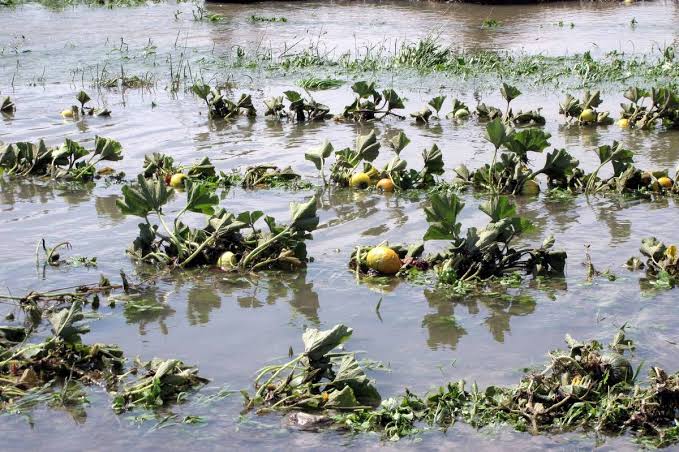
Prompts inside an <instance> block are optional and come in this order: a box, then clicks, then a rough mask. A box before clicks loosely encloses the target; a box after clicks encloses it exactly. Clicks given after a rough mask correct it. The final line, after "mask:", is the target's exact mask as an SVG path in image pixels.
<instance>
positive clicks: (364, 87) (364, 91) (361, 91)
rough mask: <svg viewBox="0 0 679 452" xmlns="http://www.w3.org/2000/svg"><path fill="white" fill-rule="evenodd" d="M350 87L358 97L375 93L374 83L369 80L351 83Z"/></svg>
mask: <svg viewBox="0 0 679 452" xmlns="http://www.w3.org/2000/svg"><path fill="white" fill-rule="evenodd" d="M351 89H352V91H353V92H355V93H356V94H358V97H360V98H365V97H370V96H371V95H374V94H376V91H375V83H374V82H371V83H368V82H364V81H360V82H356V83H354V84H353V85H351Z"/></svg>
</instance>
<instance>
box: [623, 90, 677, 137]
mask: <svg viewBox="0 0 679 452" xmlns="http://www.w3.org/2000/svg"><path fill="white" fill-rule="evenodd" d="M624 96H625V98H626V99H628V100H629V101H630V102H629V103H622V104H620V106H621V107H622V111H621V113H620V116H621V118H620V120H619V121H618V125H620V127H622V128H627V127H634V128H638V129H652V128H653V127H655V125H656V123H658V122H660V123H661V124H663V125H664V126H665V127H668V128H679V93H677V92H676V91H674V90H672V89H671V88H669V87H668V88H651V90H650V91H648V90H645V89H643V88H637V87H631V88H629V89H628V90H627V91H625V94H624ZM645 100H649V101H650V105H644V103H645Z"/></svg>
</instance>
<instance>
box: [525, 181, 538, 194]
mask: <svg viewBox="0 0 679 452" xmlns="http://www.w3.org/2000/svg"><path fill="white" fill-rule="evenodd" d="M538 193H540V184H538V183H537V182H535V181H534V180H533V179H529V180H527V181H526V182H524V184H523V187H521V194H522V195H524V196H531V195H537V194H538Z"/></svg>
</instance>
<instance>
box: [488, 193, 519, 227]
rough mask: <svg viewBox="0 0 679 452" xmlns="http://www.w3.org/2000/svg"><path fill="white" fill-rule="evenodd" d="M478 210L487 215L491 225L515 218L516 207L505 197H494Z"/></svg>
mask: <svg viewBox="0 0 679 452" xmlns="http://www.w3.org/2000/svg"><path fill="white" fill-rule="evenodd" d="M479 210H480V211H481V212H483V213H485V214H486V215H488V216H489V217H490V221H492V222H493V223H495V222H496V221H500V220H502V219H503V218H513V217H515V216H516V206H515V205H514V204H512V202H511V201H510V200H509V198H507V197H506V196H494V197H493V198H492V199H489V200H488V201H486V202H484V203H483V204H481V205H480V206H479Z"/></svg>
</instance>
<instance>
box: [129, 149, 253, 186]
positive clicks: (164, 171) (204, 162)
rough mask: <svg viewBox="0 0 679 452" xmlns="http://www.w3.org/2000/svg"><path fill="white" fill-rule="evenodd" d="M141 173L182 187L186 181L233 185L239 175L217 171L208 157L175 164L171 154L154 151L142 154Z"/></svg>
mask: <svg viewBox="0 0 679 452" xmlns="http://www.w3.org/2000/svg"><path fill="white" fill-rule="evenodd" d="M142 174H143V175H144V177H145V178H147V179H149V178H150V179H155V180H159V181H164V182H165V184H166V185H169V186H170V187H173V188H177V189H182V188H184V186H185V185H186V183H187V181H192V182H201V183H203V184H206V185H207V186H209V187H210V188H212V189H216V188H217V187H220V186H224V187H230V186H232V185H234V184H235V183H236V182H237V181H238V180H240V179H241V176H240V175H239V174H237V173H224V172H223V171H220V172H219V173H217V170H216V169H215V167H214V165H213V164H212V162H211V161H210V159H209V158H208V157H203V158H202V159H201V160H199V161H197V162H195V163H192V164H191V165H177V164H176V163H175V161H174V158H172V156H169V155H167V154H160V153H157V152H154V153H152V154H147V155H145V156H144V168H143V171H142Z"/></svg>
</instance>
